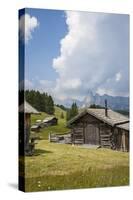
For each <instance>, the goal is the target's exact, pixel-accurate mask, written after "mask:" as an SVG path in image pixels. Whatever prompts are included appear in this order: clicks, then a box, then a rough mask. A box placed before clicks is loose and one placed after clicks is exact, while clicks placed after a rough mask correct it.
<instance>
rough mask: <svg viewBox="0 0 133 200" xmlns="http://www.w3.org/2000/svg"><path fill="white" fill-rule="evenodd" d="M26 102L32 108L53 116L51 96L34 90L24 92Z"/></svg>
mask: <svg viewBox="0 0 133 200" xmlns="http://www.w3.org/2000/svg"><path fill="white" fill-rule="evenodd" d="M25 98H26V101H27V102H29V103H30V104H31V105H32V106H33V107H34V108H36V109H37V110H38V111H40V112H46V113H48V114H54V111H55V109H54V101H53V98H52V96H51V95H49V94H47V93H45V92H43V93H40V92H39V91H35V90H26V91H25Z"/></svg>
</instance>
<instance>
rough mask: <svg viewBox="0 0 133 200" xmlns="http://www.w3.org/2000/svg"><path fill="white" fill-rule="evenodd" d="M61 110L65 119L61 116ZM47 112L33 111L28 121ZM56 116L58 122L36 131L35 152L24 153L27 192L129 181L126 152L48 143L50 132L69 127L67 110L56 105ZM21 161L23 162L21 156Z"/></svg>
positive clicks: (63, 130)
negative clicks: (37, 113)
mask: <svg viewBox="0 0 133 200" xmlns="http://www.w3.org/2000/svg"><path fill="white" fill-rule="evenodd" d="M62 112H63V114H64V119H62V118H61V117H60V116H61V113H62ZM47 116H49V115H48V114H46V113H42V114H41V115H32V119H31V123H32V124H34V123H35V121H36V120H37V119H44V118H45V117H47ZM55 116H56V117H57V118H58V125H56V126H50V127H46V128H43V129H42V130H41V132H40V133H37V134H39V135H40V137H41V140H38V143H37V144H36V146H35V155H34V156H31V157H30V156H26V157H25V177H26V178H25V190H26V191H27V192H30V191H49V190H62V189H76V188H92V187H107V186H120V185H121V186H122V185H123V186H124V185H128V184H129V153H126V152H118V151H113V150H109V149H97V150H96V149H88V148H83V147H80V146H76V145H75V146H72V145H68V144H57V143H49V141H48V134H49V133H50V132H53V133H58V134H64V133H66V132H68V131H69V129H68V128H67V127H66V112H65V111H63V110H62V109H60V108H58V107H55ZM20 165H23V160H22V159H21V158H20ZM22 176H23V174H22Z"/></svg>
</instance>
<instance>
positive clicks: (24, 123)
mask: <svg viewBox="0 0 133 200" xmlns="http://www.w3.org/2000/svg"><path fill="white" fill-rule="evenodd" d="M31 114H40V113H39V112H38V111H37V110H36V109H35V108H33V107H32V106H31V105H30V104H29V103H28V102H27V101H25V102H24V103H23V104H21V105H20V107H19V140H20V142H21V143H22V145H24V149H23V150H24V152H28V151H29V140H30V129H31Z"/></svg>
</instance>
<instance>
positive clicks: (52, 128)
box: [31, 106, 69, 139]
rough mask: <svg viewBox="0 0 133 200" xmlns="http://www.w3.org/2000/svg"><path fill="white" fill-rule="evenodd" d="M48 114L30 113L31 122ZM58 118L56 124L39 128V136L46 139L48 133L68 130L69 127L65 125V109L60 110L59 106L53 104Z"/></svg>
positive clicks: (60, 132)
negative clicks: (62, 116)
mask: <svg viewBox="0 0 133 200" xmlns="http://www.w3.org/2000/svg"><path fill="white" fill-rule="evenodd" d="M61 113H63V115H64V118H63V119H62V118H61ZM48 116H53V115H49V114H47V113H44V112H43V113H41V115H32V116H31V124H35V122H36V120H39V119H40V120H43V119H45V118H46V117H48ZM54 116H56V117H57V118H58V124H57V125H55V126H49V127H45V128H43V129H42V130H41V132H40V133H39V135H40V137H41V138H42V139H48V135H49V133H56V134H65V133H67V132H68V131H69V129H68V128H67V127H66V111H64V110H62V109H61V108H59V107H57V106H55V115H54Z"/></svg>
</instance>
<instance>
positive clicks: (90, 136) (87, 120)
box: [68, 108, 129, 151]
mask: <svg viewBox="0 0 133 200" xmlns="http://www.w3.org/2000/svg"><path fill="white" fill-rule="evenodd" d="M68 126H69V127H70V128H71V140H72V143H73V144H90V145H97V146H98V147H104V148H110V149H113V150H121V151H129V118H128V117H126V116H124V115H122V114H119V113H117V112H115V111H113V110H111V109H108V108H105V109H104V108H103V109H97V108H87V109H85V110H84V111H82V112H81V113H79V114H78V115H77V116H75V117H74V118H73V119H71V120H70V121H69V122H68Z"/></svg>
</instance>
